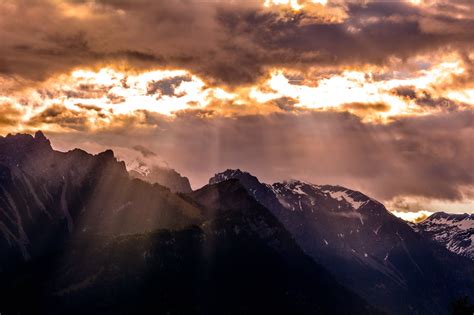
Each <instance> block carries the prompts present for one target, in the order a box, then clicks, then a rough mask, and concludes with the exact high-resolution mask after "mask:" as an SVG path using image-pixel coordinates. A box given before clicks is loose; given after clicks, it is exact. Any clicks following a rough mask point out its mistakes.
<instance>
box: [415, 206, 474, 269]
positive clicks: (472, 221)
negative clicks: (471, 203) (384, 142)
mask: <svg viewBox="0 0 474 315" xmlns="http://www.w3.org/2000/svg"><path fill="white" fill-rule="evenodd" d="M410 225H411V226H412V227H413V229H415V231H417V232H419V233H421V234H422V235H423V236H425V237H428V238H430V239H433V240H435V241H437V242H439V243H440V244H442V245H443V246H444V247H446V248H447V249H448V250H450V251H452V252H453V253H456V254H459V255H461V256H465V257H468V258H470V259H472V260H474V215H472V214H467V213H465V214H453V213H445V212H436V213H433V214H432V215H430V216H429V217H428V218H426V219H425V220H423V221H422V222H419V223H411V224H410Z"/></svg>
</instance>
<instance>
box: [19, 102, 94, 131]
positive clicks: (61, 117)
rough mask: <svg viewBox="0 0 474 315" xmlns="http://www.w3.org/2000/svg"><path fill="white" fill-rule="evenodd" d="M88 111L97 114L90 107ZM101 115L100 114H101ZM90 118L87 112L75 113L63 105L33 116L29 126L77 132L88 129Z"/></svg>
mask: <svg viewBox="0 0 474 315" xmlns="http://www.w3.org/2000/svg"><path fill="white" fill-rule="evenodd" d="M88 110H92V111H95V112H97V109H95V108H93V107H92V108H91V107H89V108H88ZM99 115H100V114H99ZM87 119H88V117H87V115H86V113H85V112H82V111H74V110H71V109H68V108H66V107H64V106H62V105H52V106H49V107H48V108H46V109H45V110H43V111H42V112H40V113H39V114H37V115H35V116H33V117H32V118H31V119H30V120H29V121H28V125H29V126H31V127H33V128H34V127H36V128H39V127H41V126H44V125H59V126H62V127H64V128H70V129H73V130H77V131H85V130H86V129H88V121H87Z"/></svg>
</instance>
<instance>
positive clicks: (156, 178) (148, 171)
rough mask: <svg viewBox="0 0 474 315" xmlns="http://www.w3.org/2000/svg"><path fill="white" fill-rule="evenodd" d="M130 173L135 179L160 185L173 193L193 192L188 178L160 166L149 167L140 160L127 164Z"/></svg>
mask: <svg viewBox="0 0 474 315" xmlns="http://www.w3.org/2000/svg"><path fill="white" fill-rule="evenodd" d="M126 167H127V170H128V173H129V174H130V176H131V177H133V178H138V179H141V180H143V181H145V182H149V183H151V184H160V185H162V186H165V187H168V188H169V189H170V190H171V191H172V192H177V193H189V192H191V191H192V189H191V184H190V183H189V179H188V178H187V177H184V176H181V174H180V173H178V172H177V171H175V170H174V169H172V168H169V167H166V166H159V165H151V166H150V165H147V164H146V163H145V162H143V161H141V160H140V159H135V160H132V161H130V162H127V163H126Z"/></svg>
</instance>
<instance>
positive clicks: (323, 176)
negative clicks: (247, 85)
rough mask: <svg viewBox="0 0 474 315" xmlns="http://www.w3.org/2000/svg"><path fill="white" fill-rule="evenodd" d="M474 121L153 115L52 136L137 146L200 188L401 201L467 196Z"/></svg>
mask: <svg viewBox="0 0 474 315" xmlns="http://www.w3.org/2000/svg"><path fill="white" fill-rule="evenodd" d="M473 116H474V114H473V112H472V111H458V112H447V113H443V114H439V115H431V116H426V117H418V118H404V119H401V120H398V121H397V122H394V123H390V124H387V125H378V124H367V123H362V122H361V121H360V119H359V118H357V117H356V116H353V115H351V114H347V113H330V112H306V113H303V112H301V113H298V114H295V113H281V114H271V115H256V116H242V117H232V118H224V117H216V118H213V119H209V118H207V117H206V115H196V114H195V113H193V112H190V111H188V112H183V113H182V114H181V115H179V116H178V117H177V118H175V119H174V120H169V119H168V118H166V117H163V116H159V115H156V114H151V113H146V121H147V124H149V125H156V126H157V127H155V128H152V129H148V130H145V129H134V130H127V132H123V133H121V132H117V131H114V132H110V131H103V132H96V133H92V134H88V133H85V134H73V135H69V134H56V135H55V134H51V136H52V138H53V143H54V141H55V140H57V141H58V142H59V143H69V144H71V143H73V144H74V145H78V146H80V145H81V141H84V142H90V141H96V142H97V143H98V144H99V145H100V146H101V147H103V148H104V149H105V148H108V147H128V146H129V143H131V142H134V141H136V142H138V144H139V145H142V146H144V147H146V148H149V150H151V151H153V152H156V153H157V154H159V155H160V157H161V158H162V159H163V160H165V161H168V162H169V163H170V164H171V167H173V168H176V169H179V170H181V171H182V172H183V173H184V174H185V175H186V176H188V177H189V178H190V179H191V181H192V182H193V184H194V185H195V186H197V185H202V184H204V183H206V181H207V179H208V178H209V177H210V176H211V175H212V174H214V173H215V172H218V171H222V170H225V169H227V168H241V169H245V170H248V171H250V172H252V173H254V174H255V175H257V176H259V177H260V178H261V179H263V180H265V181H268V182H272V181H274V180H281V179H288V178H298V179H303V180H307V181H310V182H313V183H316V184H326V183H330V184H340V185H345V186H348V187H352V188H356V189H360V190H362V191H364V192H366V193H368V194H370V195H372V196H374V197H376V198H380V199H381V200H390V199H392V198H394V197H396V196H401V195H412V196H421V197H426V198H439V199H448V200H460V199H462V198H464V196H463V191H464V190H463V189H464V188H465V187H472V186H473V185H474V165H473V162H472V161H474V150H473V146H474V143H473V142H474V139H473V136H472V135H473V134H474V124H473ZM82 136H83V138H82V140H81V137H82ZM72 139H74V140H72ZM132 139H133V140H132ZM471 197H473V196H471Z"/></svg>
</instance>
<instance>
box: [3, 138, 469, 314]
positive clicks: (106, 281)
mask: <svg viewBox="0 0 474 315" xmlns="http://www.w3.org/2000/svg"><path fill="white" fill-rule="evenodd" d="M136 177H139V176H136V174H135V175H134V174H129V172H127V168H126V165H125V163H123V162H120V161H118V160H117V159H116V158H115V157H114V154H113V152H112V151H110V150H109V151H105V152H103V153H100V154H97V155H91V154H88V153H87V152H85V151H82V150H79V149H75V150H72V151H69V152H58V151H55V150H53V149H52V147H51V143H50V141H49V140H48V139H47V138H46V137H45V136H44V134H43V133H41V132H37V133H36V134H35V135H34V136H31V135H25V134H18V135H8V136H6V137H0V232H1V233H0V253H1V255H0V277H1V278H2V281H1V283H0V296H1V297H2V302H1V307H2V309H1V310H0V311H1V312H2V314H10V313H13V314H30V313H35V314H65V313H67V314H84V313H88V314H104V313H108V314H110V313H118V314H130V313H136V314H151V313H153V314H223V313H224V314H257V313H274V314H384V313H385V314H448V313H449V311H450V304H451V303H452V302H453V301H455V300H457V299H459V298H462V297H465V296H467V297H468V298H470V299H473V298H474V262H473V261H472V260H471V259H469V258H467V257H463V256H462V255H458V254H456V253H453V252H451V251H449V250H447V249H446V248H445V246H444V245H441V244H439V243H438V242H436V241H433V240H432V239H431V238H430V237H429V235H425V233H424V232H418V231H416V228H414V227H413V226H410V225H409V224H407V223H406V222H405V221H403V220H401V219H398V218H396V217H395V216H393V215H392V214H391V213H390V212H389V211H387V209H386V208H385V207H384V206H383V205H382V204H381V203H379V202H378V201H376V200H374V199H372V198H370V197H368V196H366V195H364V194H362V193H360V192H357V191H353V190H350V189H347V188H344V187H341V186H329V185H313V184H310V183H305V182H301V181H288V182H281V183H274V184H271V185H270V184H265V183H261V182H260V181H259V180H258V178H256V177H255V176H252V175H251V174H249V173H246V172H243V171H240V170H227V171H224V172H222V173H219V174H216V175H215V176H214V177H212V178H211V179H210V181H209V184H208V185H206V186H204V187H202V188H201V189H198V190H196V191H190V190H187V191H181V192H179V193H176V190H175V189H174V188H173V189H170V188H167V187H164V186H162V185H160V184H158V183H156V182H155V183H153V182H154V181H151V182H147V181H143V180H141V179H138V178H136ZM162 183H163V182H162ZM188 183H189V181H188ZM25 301H28V302H27V303H25Z"/></svg>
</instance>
